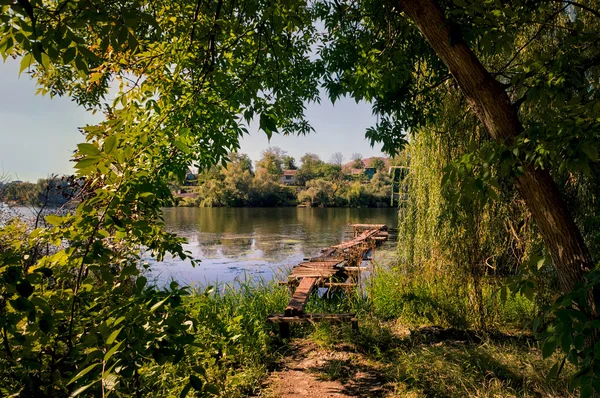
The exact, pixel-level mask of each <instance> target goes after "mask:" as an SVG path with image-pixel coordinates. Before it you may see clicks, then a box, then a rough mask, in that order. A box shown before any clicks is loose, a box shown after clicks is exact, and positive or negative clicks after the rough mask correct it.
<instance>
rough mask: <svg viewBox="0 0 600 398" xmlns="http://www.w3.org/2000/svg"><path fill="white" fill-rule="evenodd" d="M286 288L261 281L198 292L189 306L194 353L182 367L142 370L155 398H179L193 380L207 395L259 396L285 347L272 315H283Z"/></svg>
mask: <svg viewBox="0 0 600 398" xmlns="http://www.w3.org/2000/svg"><path fill="white" fill-rule="evenodd" d="M288 298H289V297H288V291H287V288H285V287H281V286H278V285H277V284H276V283H275V282H265V281H261V280H253V279H250V280H244V281H237V282H235V283H234V284H231V285H219V286H209V287H205V288H201V289H196V290H194V291H193V292H192V294H191V295H190V296H189V297H188V299H187V300H186V302H185V305H186V306H187V307H188V310H189V311H190V313H191V314H192V316H193V319H194V320H195V325H194V326H193V327H194V328H195V339H194V342H193V343H192V346H193V348H192V349H191V351H190V352H188V355H187V356H186V357H185V358H182V360H181V362H179V363H178V364H177V365H168V364H165V365H157V366H152V367H147V368H144V369H143V372H144V375H145V376H150V377H151V378H152V380H154V383H153V384H152V385H149V386H147V387H148V389H149V391H150V392H151V393H152V396H156V397H167V396H169V397H170V396H179V393H180V392H181V391H182V390H183V388H184V386H185V385H186V384H187V382H188V379H189V377H190V374H191V375H193V376H195V377H198V379H199V380H200V381H201V382H202V383H203V389H204V391H205V392H211V391H213V392H217V393H218V395H220V396H224V397H242V396H247V395H251V394H255V393H257V392H258V390H259V389H260V385H261V381H262V380H263V379H264V377H265V376H266V374H267V370H268V366H269V364H270V363H272V362H273V361H274V359H275V356H276V355H277V352H278V347H279V346H280V344H279V340H278V337H277V333H276V332H277V330H276V326H274V325H272V324H268V323H267V322H266V318H267V315H268V314H270V313H274V312H283V310H284V309H285V306H286V304H287V302H288Z"/></svg>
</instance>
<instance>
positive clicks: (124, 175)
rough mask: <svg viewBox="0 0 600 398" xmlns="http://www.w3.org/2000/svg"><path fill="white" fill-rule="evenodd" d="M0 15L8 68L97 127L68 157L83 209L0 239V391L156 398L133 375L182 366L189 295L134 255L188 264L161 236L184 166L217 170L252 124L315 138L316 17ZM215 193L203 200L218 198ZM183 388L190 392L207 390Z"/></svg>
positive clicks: (182, 10) (283, 13)
mask: <svg viewBox="0 0 600 398" xmlns="http://www.w3.org/2000/svg"><path fill="white" fill-rule="evenodd" d="M0 9H1V11H2V12H1V13H0V54H1V55H2V57H3V58H4V59H5V60H6V59H7V58H8V57H15V58H17V59H18V62H20V64H21V73H23V72H25V73H27V74H28V75H29V76H31V77H32V78H34V79H36V81H37V83H38V85H39V92H41V93H42V94H49V95H50V96H55V95H59V96H68V97H70V98H72V99H73V100H74V101H76V102H77V103H78V104H80V105H82V106H84V107H86V108H88V109H95V110H101V111H103V112H104V114H105V120H104V121H102V122H100V123H99V124H97V125H95V126H87V127H85V128H83V129H82V131H83V133H84V138H85V142H83V143H81V144H79V145H78V148H77V151H76V153H75V155H74V160H76V162H75V164H74V167H75V169H76V171H77V175H78V177H79V178H81V179H82V180H83V181H84V186H83V187H82V190H81V192H80V195H79V197H78V198H79V199H80V202H79V205H78V207H77V209H76V210H74V211H73V212H71V213H68V214H65V215H64V216H57V215H52V216H48V217H47V218H46V221H47V225H48V227H43V228H37V229H36V230H35V231H33V232H32V233H31V234H30V235H29V231H28V230H27V229H19V233H17V232H16V231H15V229H16V228H17V227H15V226H13V225H11V226H8V225H3V226H2V227H1V228H0V235H1V239H0V241H1V242H2V247H1V250H0V251H1V253H2V255H1V258H2V267H0V273H1V274H2V275H1V278H0V295H1V296H2V297H3V302H6V303H9V302H12V303H14V305H8V304H7V305H2V306H0V318H2V320H3V324H2V330H1V331H0V339H1V340H2V356H3V358H4V359H6V360H7V361H9V363H11V364H12V365H11V369H10V371H11V379H12V380H13V381H14V386H15V387H14V391H12V390H11V391H7V392H6V393H7V394H9V395H10V394H12V393H15V392H19V393H20V394H22V395H26V396H41V395H46V394H48V395H57V394H58V395H71V394H73V395H75V394H77V393H80V392H83V391H85V394H90V395H98V396H100V395H108V394H109V393H110V392H112V391H114V390H117V391H115V394H119V395H133V394H142V395H144V394H152V392H151V389H150V388H149V387H146V385H147V386H150V385H152V384H153V382H152V381H150V380H149V379H148V378H149V377H150V378H151V377H152V376H149V375H148V374H140V373H139V372H138V369H139V366H142V365H141V364H150V363H152V362H155V363H156V364H160V365H162V364H165V363H166V362H178V361H179V360H180V359H181V358H182V357H185V355H186V351H185V350H186V348H187V347H188V345H189V343H190V341H193V340H194V338H193V335H192V334H191V333H190V332H191V331H192V330H194V329H195V328H196V326H197V325H196V323H197V322H198V321H197V320H196V319H193V318H192V317H191V316H190V314H189V313H187V312H186V310H184V308H183V306H181V305H180V304H181V302H182V296H184V295H186V294H187V289H186V288H181V287H179V286H178V285H177V284H176V283H173V284H171V285H170V286H168V287H166V288H164V289H156V288H154V287H152V286H150V285H148V284H147V280H146V278H145V277H144V276H143V275H142V274H141V272H140V269H139V268H138V265H139V248H140V247H144V248H146V249H147V250H148V251H149V253H150V254H151V255H152V256H153V257H154V258H156V259H157V260H158V261H161V260H162V259H164V258H165V256H166V255H167V253H170V254H172V255H174V256H178V257H180V258H182V259H187V258H190V254H189V253H187V252H185V251H184V249H183V247H182V243H183V240H182V239H180V238H178V237H177V236H175V235H173V234H171V233H169V232H167V231H165V230H164V228H163V225H164V223H163V221H162V210H161V209H162V208H163V207H166V206H170V205H172V204H173V203H174V198H173V197H172V194H171V192H170V189H169V183H170V182H171V181H179V182H181V181H183V179H184V178H185V174H186V172H187V169H188V167H189V166H190V165H191V164H193V165H194V166H196V167H199V169H200V170H206V169H209V168H211V167H213V166H214V165H216V164H219V163H226V160H227V154H228V153H230V152H233V151H236V150H237V149H239V138H240V137H241V136H242V135H243V134H245V133H247V126H248V124H249V123H250V122H251V120H252V119H257V121H258V122H259V127H260V129H261V130H262V131H264V132H265V133H266V134H267V136H269V137H270V136H271V135H272V134H273V133H275V132H281V133H283V134H290V133H294V134H297V133H308V132H310V131H311V128H310V126H309V124H308V123H307V122H306V121H305V120H304V109H305V105H304V101H305V100H309V101H311V100H317V99H318V74H317V73H316V70H315V69H314V68H312V66H313V61H312V60H311V58H310V55H309V53H310V52H311V48H312V45H313V44H314V42H315V38H316V35H315V33H316V32H315V28H314V26H313V24H312V22H311V21H312V19H311V18H312V14H311V12H310V10H309V9H308V8H307V7H306V4H304V3H303V2H301V1H292V2H289V3H286V4H285V5H283V4H279V3H277V2H275V3H270V4H266V3H263V2H257V1H252V0H250V1H244V2H225V1H221V0H219V1H210V2H184V1H175V2H172V1H152V2H150V1H145V0H142V1H119V2H104V1H99V0H92V1H81V0H73V1H66V2H60V3H58V2H52V1H45V0H43V1H39V2H30V1H27V0H23V1H19V2H8V3H6V2H4V3H2V5H0ZM273 71H277V73H273ZM113 83H114V84H113ZM110 87H113V88H114V89H111V90H110V91H111V93H110V96H109V95H108V94H109V89H110ZM115 91H116V92H115ZM113 99H114V100H113ZM240 116H241V117H240ZM221 182H222V181H221V180H216V181H215V186H216V185H220V183H221ZM218 183H219V184H218ZM216 188H218V189H213V190H210V195H209V196H211V197H212V196H215V197H217V198H218V197H219V195H218V192H219V191H220V190H221V189H222V188H223V187H221V186H218V187H216ZM213 193H214V194H215V195H213ZM17 238H18V239H17ZM7 259H8V260H10V263H8V262H7V261H8V260H7ZM9 274H10V277H9ZM92 303H93V304H92ZM125 319H126V320H125ZM28 320H29V321H28ZM124 320H125V321H124ZM140 325H143V327H140ZM190 337H191V340H190ZM22 338H25V339H26V341H28V342H30V343H28V344H26V345H24V344H23V343H22V342H23V340H22ZM91 352H95V353H102V355H88V353H91ZM117 363H118V364H119V366H118V367H115V365H116V364H117ZM3 365H4V362H3ZM115 369H116V370H115ZM189 376H190V380H191V382H190V384H188V386H187V387H186V389H187V390H186V391H189V389H190V388H197V389H199V390H201V391H199V392H198V394H201V395H206V394H208V391H214V390H215V386H214V385H211V384H210V383H205V381H204V380H203V381H200V379H199V378H198V376H195V375H189ZM3 387H4V386H3ZM3 393H4V390H3ZM183 395H185V394H183Z"/></svg>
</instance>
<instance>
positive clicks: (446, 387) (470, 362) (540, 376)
mask: <svg viewBox="0 0 600 398" xmlns="http://www.w3.org/2000/svg"><path fill="white" fill-rule="evenodd" d="M452 283H453V282H452V281H448V280H439V281H438V282H436V283H432V282H431V280H428V279H427V278H425V277H423V275H420V276H419V278H413V277H411V275H410V274H408V273H403V272H400V271H399V270H398V269H393V268H385V267H380V268H379V269H378V272H377V273H376V274H375V277H374V280H373V284H372V290H369V289H370V287H368V289H367V290H366V292H364V293H363V294H358V293H356V292H354V293H350V294H345V293H338V294H335V295H332V296H331V297H330V298H321V297H319V296H318V294H313V295H312V297H311V298H310V300H309V303H308V305H307V308H306V311H307V312H330V313H335V312H338V313H341V312H355V313H357V315H358V317H359V324H360V327H359V332H358V333H355V332H353V331H352V329H351V327H350V325H349V324H342V325H335V324H330V323H327V322H323V323H317V324H316V325H311V324H301V325H294V326H293V327H292V337H293V338H300V339H310V340H312V341H313V342H314V343H316V349H317V350H323V351H324V352H326V351H332V350H333V351H337V352H339V351H343V350H349V351H352V352H353V353H355V354H357V355H360V358H361V359H360V364H361V365H360V366H362V369H363V370H364V371H365V372H367V373H370V374H374V375H376V376H377V378H378V380H380V381H382V382H383V384H384V386H385V391H387V392H388V393H389V394H391V396H400V397H405V396H406V397H464V396H473V397H513V396H514V397H571V396H574V395H573V394H572V393H570V392H569V391H568V388H567V384H568V383H567V375H568V374H569V372H571V371H572V369H570V368H568V367H567V368H566V369H565V371H564V372H563V374H562V375H561V376H560V378H559V379H558V380H550V381H548V380H546V379H545V376H546V374H548V372H549V370H550V368H551V367H552V365H553V364H554V362H555V361H556V359H555V358H548V359H546V360H543V359H542V356H541V353H540V350H539V348H538V343H537V342H535V341H534V340H533V339H532V338H530V337H527V335H526V334H525V335H523V333H522V331H523V330H524V329H523V327H524V325H525V322H526V321H527V320H528V319H531V317H532V313H533V312H534V311H535V306H534V305H533V303H532V302H531V301H529V300H527V299H526V298H524V297H521V296H509V298H508V299H507V301H506V302H504V303H502V302H500V301H499V300H498V298H497V294H496V290H497V289H496V288H495V285H494V284H491V283H490V284H488V285H486V286H485V287H484V289H483V295H482V297H483V298H484V304H485V308H486V311H485V315H486V317H487V318H486V319H485V324H486V325H487V326H486V328H480V327H478V326H479V323H478V321H477V317H474V316H473V315H472V314H471V313H470V308H471V307H470V306H471V305H472V301H470V296H469V294H468V293H469V289H470V287H469V286H459V285H458V284H456V285H453V284H452ZM369 286H371V285H370V284H369ZM444 289H445V293H444ZM288 299H289V292H288V289H287V287H282V286H278V285H277V284H276V283H266V282H264V281H241V282H237V283H236V284H235V285H233V286H223V285H222V286H216V287H214V288H208V289H206V288H205V289H199V290H197V291H195V292H194V293H193V294H192V295H191V296H190V297H189V298H188V300H187V302H186V305H187V306H188V308H189V311H190V313H192V314H193V317H194V319H195V320H196V321H197V325H198V326H197V330H196V333H195V336H196V338H195V342H194V347H193V349H192V352H191V353H190V355H188V356H187V357H186V358H185V359H184V360H182V361H181V362H180V363H179V364H177V365H162V366H158V365H156V366H153V367H149V368H145V369H143V372H144V374H145V375H146V376H148V375H151V376H152V377H150V379H152V380H154V383H153V384H152V385H149V386H148V388H149V389H150V390H151V391H152V392H153V396H157V397H161V396H164V397H167V396H178V395H179V393H180V392H181V390H182V389H183V387H184V386H185V385H186V384H187V382H188V380H189V377H190V374H193V375H196V376H197V377H199V378H200V379H201V380H202V382H203V383H205V384H204V387H203V388H205V389H211V388H213V387H214V388H216V390H218V392H219V395H220V396H224V397H243V396H255V395H260V394H263V393H264V392H263V391H262V387H261V386H262V383H263V382H264V380H265V378H266V376H267V375H268V373H269V371H270V370H271V369H272V368H273V367H274V366H275V364H276V363H278V362H279V360H280V359H281V358H282V356H284V355H285V353H286V351H287V350H288V348H287V347H288V346H287V341H282V340H280V339H279V336H278V329H277V325H271V324H267V323H266V322H265V319H266V317H267V315H268V314H270V313H275V312H283V310H284V308H285V306H286V305H287V302H288ZM356 364H357V362H356V361H355V360H354V359H352V360H349V359H347V358H334V359H332V360H329V361H328V362H327V363H326V364H325V365H323V366H322V367H320V368H318V369H316V370H314V371H315V372H316V376H317V378H318V379H321V380H327V381H339V382H341V383H342V384H346V383H352V382H353V380H354V379H355V376H356V369H355V368H356ZM363 373H364V372H363Z"/></svg>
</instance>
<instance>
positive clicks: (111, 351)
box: [104, 341, 123, 362]
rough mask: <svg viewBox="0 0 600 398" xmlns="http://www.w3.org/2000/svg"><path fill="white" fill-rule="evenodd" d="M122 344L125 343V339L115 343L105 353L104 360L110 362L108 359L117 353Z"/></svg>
mask: <svg viewBox="0 0 600 398" xmlns="http://www.w3.org/2000/svg"><path fill="white" fill-rule="evenodd" d="M121 344H123V341H120V342H118V343H117V344H115V345H114V346H113V347H112V348H111V349H110V350H108V352H107V353H106V354H104V362H108V360H109V359H110V358H111V357H112V356H113V355H114V354H115V352H117V350H118V349H119V347H121Z"/></svg>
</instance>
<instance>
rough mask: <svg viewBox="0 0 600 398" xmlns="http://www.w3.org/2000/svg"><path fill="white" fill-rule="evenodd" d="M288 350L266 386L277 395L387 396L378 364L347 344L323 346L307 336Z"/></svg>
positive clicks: (289, 397) (384, 382)
mask: <svg viewBox="0 0 600 398" xmlns="http://www.w3.org/2000/svg"><path fill="white" fill-rule="evenodd" d="M290 350H291V352H290V354H289V355H288V356H287V357H285V358H284V359H283V360H282V361H281V363H280V364H279V369H278V370H275V371H274V372H272V373H271V375H270V377H269V379H268V381H267V386H268V390H269V392H270V394H268V395H271V396H273V397H278V398H292V397H315V398H320V397H336V398H338V397H391V396H395V395H390V390H391V389H392V387H391V386H389V385H386V380H385V379H384V378H382V377H381V374H382V373H383V369H382V367H383V366H382V365H381V364H378V363H375V362H372V361H369V360H368V359H367V358H366V357H364V355H362V354H360V353H357V352H352V351H351V348H350V347H348V346H344V345H340V346H337V347H335V349H324V348H320V347H319V346H317V345H316V344H315V343H314V342H312V341H310V340H307V339H296V340H294V341H293V342H291V344H290Z"/></svg>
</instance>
